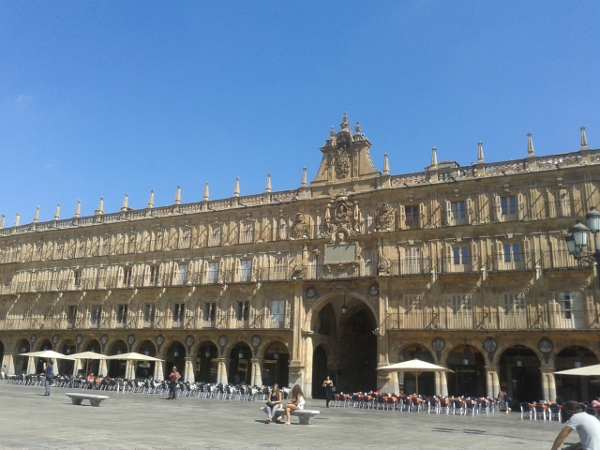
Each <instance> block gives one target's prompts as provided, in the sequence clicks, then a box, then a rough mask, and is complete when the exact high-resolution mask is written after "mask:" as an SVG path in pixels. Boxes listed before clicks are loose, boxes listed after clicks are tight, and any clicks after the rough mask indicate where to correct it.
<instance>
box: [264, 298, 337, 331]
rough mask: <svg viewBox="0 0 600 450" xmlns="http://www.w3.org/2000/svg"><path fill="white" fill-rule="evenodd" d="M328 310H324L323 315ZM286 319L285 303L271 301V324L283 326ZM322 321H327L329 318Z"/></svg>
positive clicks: (282, 301)
mask: <svg viewBox="0 0 600 450" xmlns="http://www.w3.org/2000/svg"><path fill="white" fill-rule="evenodd" d="M325 310H326V308H324V309H323V310H322V313H323V314H325V317H327V315H326V313H325ZM284 318H285V301H284V300H271V324H272V325H274V326H279V327H281V326H283V323H284ZM321 320H327V318H325V319H323V317H321Z"/></svg>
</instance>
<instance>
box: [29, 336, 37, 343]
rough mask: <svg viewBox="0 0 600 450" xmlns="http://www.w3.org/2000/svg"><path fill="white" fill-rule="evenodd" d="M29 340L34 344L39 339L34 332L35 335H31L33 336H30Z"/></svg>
mask: <svg viewBox="0 0 600 450" xmlns="http://www.w3.org/2000/svg"><path fill="white" fill-rule="evenodd" d="M29 340H30V341H31V343H32V344H33V343H34V342H35V341H36V340H37V336H36V335H35V334H33V335H31V337H30V338H29Z"/></svg>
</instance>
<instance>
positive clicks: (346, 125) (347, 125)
mask: <svg viewBox="0 0 600 450" xmlns="http://www.w3.org/2000/svg"><path fill="white" fill-rule="evenodd" d="M340 128H342V129H344V128H346V129H350V123H349V122H348V114H346V111H344V117H342V123H340Z"/></svg>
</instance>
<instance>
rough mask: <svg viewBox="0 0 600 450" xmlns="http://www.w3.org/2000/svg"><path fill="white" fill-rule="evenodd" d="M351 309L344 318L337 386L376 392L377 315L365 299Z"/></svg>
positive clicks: (340, 335) (339, 340)
mask: <svg viewBox="0 0 600 450" xmlns="http://www.w3.org/2000/svg"><path fill="white" fill-rule="evenodd" d="M361 306H362V307H361ZM349 311H350V312H348V313H347V314H348V315H349V317H348V318H347V319H346V318H345V317H344V316H342V318H341V321H342V323H343V326H342V327H341V333H339V337H338V352H339V353H338V355H339V356H338V364H339V365H338V377H337V378H338V379H337V383H338V384H337V386H338V389H341V390H342V391H344V392H358V391H362V392H367V391H374V390H376V389H377V371H376V369H377V337H376V336H375V335H374V334H373V330H375V328H376V324H375V318H374V317H373V314H372V313H371V311H370V310H369V308H368V307H367V306H366V305H364V304H363V303H362V302H361V303H360V304H359V305H357V306H355V307H350V308H349Z"/></svg>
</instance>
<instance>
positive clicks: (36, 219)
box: [33, 206, 40, 223]
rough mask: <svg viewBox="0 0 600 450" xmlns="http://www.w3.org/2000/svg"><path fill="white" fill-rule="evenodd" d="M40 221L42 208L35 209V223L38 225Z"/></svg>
mask: <svg viewBox="0 0 600 450" xmlns="http://www.w3.org/2000/svg"><path fill="white" fill-rule="evenodd" d="M38 220H40V207H39V206H38V207H37V208H35V214H34V215H33V223H37V222H38Z"/></svg>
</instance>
